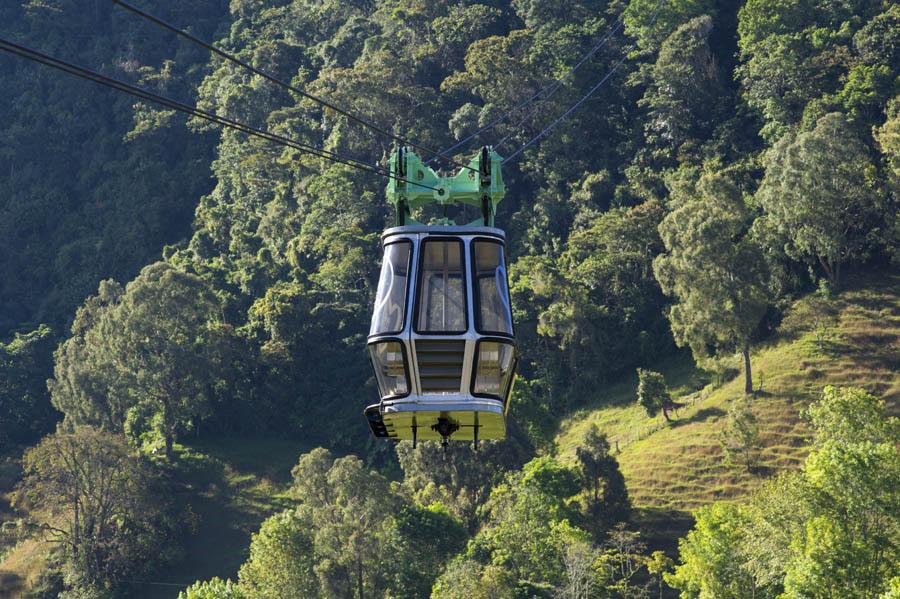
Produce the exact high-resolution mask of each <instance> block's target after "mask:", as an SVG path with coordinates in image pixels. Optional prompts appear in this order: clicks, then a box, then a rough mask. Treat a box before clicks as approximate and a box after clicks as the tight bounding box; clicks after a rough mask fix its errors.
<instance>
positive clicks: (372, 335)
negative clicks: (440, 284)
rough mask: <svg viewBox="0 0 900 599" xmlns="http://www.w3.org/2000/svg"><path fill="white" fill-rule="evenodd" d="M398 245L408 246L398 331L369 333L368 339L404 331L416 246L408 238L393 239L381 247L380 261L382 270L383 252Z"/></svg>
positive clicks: (379, 275)
mask: <svg viewBox="0 0 900 599" xmlns="http://www.w3.org/2000/svg"><path fill="white" fill-rule="evenodd" d="M399 243H405V244H406V245H408V246H409V256H407V259H406V285H405V286H404V288H403V315H402V317H401V318H400V330H397V331H383V332H380V333H369V338H370V339H374V338H375V337H382V336H384V335H399V334H401V333H402V332H403V331H405V330H406V315H407V314H408V313H409V305H408V304H409V284H410V281H411V280H412V275H414V274H415V273H413V272H412V267H413V256H414V254H415V252H416V244H415V243H413V240H412V239H409V238H408V237H403V238H400V239H395V240H393V241H389V242H388V243H385V244H384V245H383V246H382V258H381V259H382V268H383V267H384V262H383V261H384V253H385V252H384V250H387V248H388V246H391V245H396V244H399ZM378 279H379V282H381V271H380V270H379V272H378ZM375 295H376V298H377V296H378V292H377V290H376V293H375ZM377 307H378V306H377V305H376V306H375V308H377ZM372 318H373V319H374V318H375V309H373V310H372Z"/></svg>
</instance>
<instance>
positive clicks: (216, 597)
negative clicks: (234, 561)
mask: <svg viewBox="0 0 900 599" xmlns="http://www.w3.org/2000/svg"><path fill="white" fill-rule="evenodd" d="M246 597H247V596H246V595H244V593H242V592H241V589H240V587H238V585H236V584H234V583H233V582H231V581H230V580H222V579H221V578H218V577H214V578H211V579H210V580H207V581H204V582H195V583H194V584H192V585H191V586H189V587H188V588H186V589H185V590H183V591H181V592H179V593H178V599H246Z"/></svg>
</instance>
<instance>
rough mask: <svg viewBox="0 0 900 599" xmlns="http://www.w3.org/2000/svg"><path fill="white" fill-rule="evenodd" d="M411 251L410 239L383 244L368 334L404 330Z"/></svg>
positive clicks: (392, 332)
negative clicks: (373, 311) (373, 310)
mask: <svg viewBox="0 0 900 599" xmlns="http://www.w3.org/2000/svg"><path fill="white" fill-rule="evenodd" d="M411 250H412V244H411V243H410V242H409V241H401V242H398V243H391V244H389V245H386V246H385V247H384V260H383V261H382V263H381V276H380V277H379V279H378V294H377V296H376V297H375V313H374V314H373V315H372V326H371V328H370V329H369V334H370V335H385V334H397V333H399V332H401V331H402V330H403V315H404V314H405V313H406V295H407V293H406V285H407V281H408V280H409V257H410V252H411Z"/></svg>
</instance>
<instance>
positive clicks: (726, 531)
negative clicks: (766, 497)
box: [664, 503, 755, 599]
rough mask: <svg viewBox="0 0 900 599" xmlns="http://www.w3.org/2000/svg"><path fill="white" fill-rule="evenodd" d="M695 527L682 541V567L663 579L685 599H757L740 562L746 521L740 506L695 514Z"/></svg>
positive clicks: (715, 506)
mask: <svg viewBox="0 0 900 599" xmlns="http://www.w3.org/2000/svg"><path fill="white" fill-rule="evenodd" d="M694 518H695V520H696V524H695V525H694V528H693V529H692V530H691V532H689V533H688V535H687V537H685V538H684V539H681V540H679V542H678V553H679V558H680V560H681V564H680V565H678V566H676V568H675V572H674V573H673V574H666V575H664V577H665V580H666V582H667V583H668V584H670V585H671V586H673V587H674V588H676V589H680V590H681V591H682V593H681V596H682V597H684V598H685V599H688V598H690V597H697V598H698V599H701V598H702V599H707V598H708V599H712V598H713V597H715V598H716V599H719V598H721V599H748V598H751V597H754V596H755V594H754V584H753V578H752V576H751V574H750V573H749V572H748V571H747V568H746V567H745V566H744V565H743V563H742V560H741V559H740V543H741V540H742V532H743V531H742V529H743V521H742V520H741V518H740V510H739V508H738V507H737V506H733V505H729V504H725V503H716V504H713V505H711V506H708V507H702V508H700V509H699V510H697V512H696V513H695V514H694Z"/></svg>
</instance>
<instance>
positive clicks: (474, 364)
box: [469, 336, 519, 407]
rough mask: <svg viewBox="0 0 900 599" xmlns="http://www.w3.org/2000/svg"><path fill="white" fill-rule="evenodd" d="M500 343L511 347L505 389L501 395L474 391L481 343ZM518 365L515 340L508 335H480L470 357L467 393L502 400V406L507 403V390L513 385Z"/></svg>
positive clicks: (517, 349) (517, 351)
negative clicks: (470, 372) (470, 371)
mask: <svg viewBox="0 0 900 599" xmlns="http://www.w3.org/2000/svg"><path fill="white" fill-rule="evenodd" d="M482 342H488V343H501V344H503V345H509V346H510V347H512V349H513V362H512V367H511V368H510V373H509V382H507V383H506V389H503V391H502V393H503V394H502V395H494V394H493V393H476V392H475V383H476V382H477V381H478V359H479V357H480V356H481V343H482ZM518 365H519V348H518V347H517V346H516V344H515V342H513V341H512V340H510V338H509V337H500V336H494V337H481V338H480V339H478V340H477V341H476V342H475V355H474V357H473V358H472V374H471V376H470V377H469V379H470V380H469V393H471V394H472V396H473V397H480V398H483V399H495V400H497V401H500V402H503V406H504V407H505V406H506V405H507V404H508V403H509V392H510V390H511V389H512V386H513V380H514V379H515V378H516V369H517V367H518Z"/></svg>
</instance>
